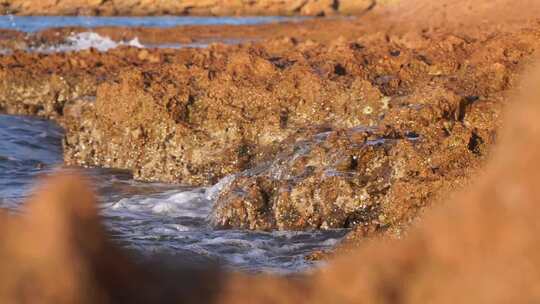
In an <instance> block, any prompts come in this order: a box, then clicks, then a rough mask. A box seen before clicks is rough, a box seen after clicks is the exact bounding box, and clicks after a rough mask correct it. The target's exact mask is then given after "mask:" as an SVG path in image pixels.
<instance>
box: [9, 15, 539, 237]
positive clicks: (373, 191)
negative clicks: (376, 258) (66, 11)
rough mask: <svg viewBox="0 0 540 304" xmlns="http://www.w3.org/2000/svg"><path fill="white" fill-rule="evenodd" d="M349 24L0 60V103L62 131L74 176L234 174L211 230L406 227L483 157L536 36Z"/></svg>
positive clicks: (517, 30)
mask: <svg viewBox="0 0 540 304" xmlns="http://www.w3.org/2000/svg"><path fill="white" fill-rule="evenodd" d="M314 24H321V26H320V27H319V30H321V28H323V27H322V25H323V24H324V25H327V24H328V23H325V22H323V21H320V22H314V23H311V26H313V25H314ZM290 26H292V25H290ZM301 26H302V25H294V26H292V27H294V29H295V30H298V28H297V27H301ZM347 26H349V27H347ZM347 26H346V25H343V24H342V23H337V24H333V27H329V30H326V31H324V33H326V34H321V36H324V35H327V34H328V31H334V32H339V31H341V30H345V29H347V31H348V33H347V34H346V35H344V36H343V37H340V38H336V39H333V40H324V42H317V41H314V40H309V39H306V38H303V39H297V38H276V39H268V40H265V41H262V42H256V43H247V44H243V45H239V46H225V45H219V44H216V45H212V46H211V47H209V48H207V49H200V50H193V49H184V50H146V49H145V50H140V49H133V48H120V49H116V50H113V51H110V52H107V53H98V52H95V51H86V52H81V53H71V54H25V53H15V54H13V55H9V56H3V57H1V58H0V73H2V76H3V77H2V82H1V85H2V86H3V90H1V92H2V94H4V96H2V97H0V107H1V108H2V111H4V112H7V113H20V114H24V113H26V114H37V115H41V116H44V117H49V118H54V119H57V120H58V121H59V122H60V123H61V124H62V125H63V126H64V128H65V130H66V137H65V142H64V153H65V161H66V163H67V164H69V165H82V166H99V167H114V168H121V169H128V170H131V171H132V172H133V173H134V175H135V177H136V178H138V179H142V180H153V181H166V182H175V183H184V184H191V185H209V184H213V183H216V182H218V181H219V180H220V179H222V178H224V177H226V176H229V175H234V176H235V178H234V180H233V182H232V183H231V184H230V185H228V186H227V187H225V188H224V191H223V193H222V194H221V195H220V196H219V199H218V201H217V203H216V205H215V211H214V218H213V220H214V223H215V224H216V225H217V226H220V227H228V228H232V227H244V228H250V229H276V228H277V229H305V228H338V227H351V226H362V227H366V229H367V230H386V229H390V230H395V231H399V230H400V229H401V227H402V226H404V225H407V224H408V223H410V222H411V221H412V220H413V219H414V218H415V217H416V215H417V213H418V212H419V211H420V210H422V209H423V208H424V207H425V206H427V205H430V204H431V203H433V201H435V200H436V199H437V198H438V197H439V196H440V195H441V193H445V192H447V191H449V190H451V189H453V188H456V187H459V186H461V185H463V184H464V183H465V182H466V181H467V178H468V177H469V175H470V173H471V172H473V171H474V170H475V169H476V168H477V167H478V166H480V165H481V164H482V163H483V161H484V159H485V158H486V156H487V155H489V147H490V146H491V144H492V143H493V142H495V140H496V134H497V133H496V130H497V129H498V124H499V122H500V119H499V117H500V115H501V111H502V108H503V106H504V100H505V96H506V92H507V91H508V89H509V88H511V87H513V86H514V79H515V76H516V75H517V74H518V73H519V72H520V71H521V69H522V68H523V67H525V66H526V65H527V63H528V62H529V61H528V60H529V59H530V58H531V54H533V53H534V51H535V50H537V49H538V46H539V45H538V39H536V37H537V35H538V31H539V29H538V26H537V24H536V23H524V24H522V25H521V26H516V27H514V26H512V27H509V28H508V29H506V30H496V31H494V30H488V28H486V27H484V26H480V27H476V28H475V27H467V29H466V35H465V36H460V35H457V34H456V32H454V30H445V29H430V30H428V29H424V28H421V30H416V31H409V32H408V33H406V34H396V33H395V32H393V31H392V29H393V27H392V26H390V27H389V29H387V30H386V31H381V30H377V31H374V32H369V31H366V29H365V28H364V27H362V25H361V24H353V25H352V28H353V29H354V28H358V29H359V30H358V31H359V33H361V34H362V35H361V36H360V37H359V38H358V37H357V38H355V37H354V35H353V34H351V25H347ZM306 31H307V30H306ZM353 33H354V32H353ZM77 86H79V87H80V88H79V89H77ZM25 94H27V95H25ZM317 130H318V131H317ZM358 130H363V131H358ZM324 132H330V133H329V134H331V136H328V137H327V138H320V136H322V135H317V134H319V133H324ZM351 134H352V135H351ZM323 137H324V136H323ZM371 141H374V142H376V143H378V144H375V145H371V144H369V143H370V142H371ZM379 141H382V142H381V143H379ZM347 143H354V145H352V144H350V145H349V144H347ZM295 149H296V150H295ZM304 150H305V151H304ZM302 151H304V152H302ZM355 158H356V159H357V160H355ZM276 172H281V173H280V174H276ZM362 197H363V198H365V199H364V201H365V202H362V200H363V199H362ZM368 206H369V207H368Z"/></svg>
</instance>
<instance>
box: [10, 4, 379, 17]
mask: <svg viewBox="0 0 540 304" xmlns="http://www.w3.org/2000/svg"><path fill="white" fill-rule="evenodd" d="M374 4H375V0H339V1H337V0H293V1H287V0H257V1H246V0H241V1H219V0H204V1H201V0H159V1H149V0H143V1H129V0H60V1H57V0H54V1H52V0H41V1H38V2H36V1H32V0H4V1H2V2H0V5H1V6H0V8H3V10H4V13H5V14H18V15H81V14H82V15H107V16H112V15H120V16H121V15H215V16H225V15H304V16H321V15H334V14H359V13H362V12H364V11H366V10H368V9H370V8H371V7H372V6H373V5H374Z"/></svg>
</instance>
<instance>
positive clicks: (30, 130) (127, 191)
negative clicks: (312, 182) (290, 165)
mask: <svg viewBox="0 0 540 304" xmlns="http://www.w3.org/2000/svg"><path fill="white" fill-rule="evenodd" d="M62 137H63V131H62V129H61V128H59V127H58V126H56V125H55V124H54V123H53V122H50V121H45V120H39V119H35V118H28V117H20V116H6V115H0V208H4V209H9V210H11V211H14V212H15V213H18V212H24V207H23V205H22V201H23V200H24V198H25V197H27V196H28V194H29V193H31V191H32V187H33V185H34V182H35V179H36V177H37V176H39V175H40V174H45V173H50V172H52V171H54V170H59V166H60V165H61V163H62V149H61V140H62ZM83 170H84V172H86V173H87V174H88V175H89V176H90V177H91V178H92V179H93V180H94V181H95V183H96V188H97V191H98V193H99V195H100V196H101V205H100V207H101V211H102V214H103V217H104V219H105V224H106V225H107V227H108V228H109V230H110V231H111V234H112V236H113V238H114V240H115V241H117V242H118V243H119V244H120V245H122V246H124V247H126V248H130V249H133V250H135V251H136V252H137V253H139V254H142V255H145V256H152V255H166V256H168V257H174V256H179V257H181V259H182V260H183V261H185V260H186V257H187V258H188V260H192V261H194V263H206V262H212V263H213V262H218V263H221V264H223V265H225V266H227V267H232V268H234V269H242V270H246V271H271V272H280V273H288V272H294V271H303V270H307V269H310V268H311V267H313V264H311V263H310V262H308V261H306V260H305V259H304V256H305V255H306V254H309V253H310V252H312V251H314V250H319V249H329V248H331V247H333V246H334V245H335V244H336V243H337V242H338V241H339V240H340V239H341V238H342V236H343V235H344V233H345V231H326V232H322V231H315V232H273V233H266V232H249V231H238V230H213V229H212V228H211V227H210V226H209V225H208V218H207V217H208V215H209V212H210V209H211V207H212V203H213V199H214V198H215V196H216V194H217V192H218V191H219V189H220V187H221V185H222V184H224V183H226V182H227V178H225V179H224V180H222V181H221V183H220V184H218V185H215V186H213V187H210V188H190V187H182V186H179V185H164V184H155V183H141V182H137V181H134V180H132V179H131V176H130V175H129V174H128V173H126V172H122V171H115V170H102V169H83Z"/></svg>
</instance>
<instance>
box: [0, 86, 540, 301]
mask: <svg viewBox="0 0 540 304" xmlns="http://www.w3.org/2000/svg"><path fill="white" fill-rule="evenodd" d="M538 83H539V81H538V78H534V81H533V82H531V85H529V86H527V87H528V88H530V89H529V91H528V93H526V94H525V97H524V98H522V99H521V101H520V102H519V103H516V105H515V107H513V111H512V112H511V115H510V119H508V122H509V124H507V128H506V129H505V131H504V134H503V139H502V142H501V145H500V147H499V149H498V151H497V153H496V154H495V157H494V158H493V160H492V162H491V164H490V165H489V166H488V167H487V170H486V172H485V173H483V174H482V175H481V176H480V178H478V179H477V180H476V181H475V182H473V183H472V184H471V185H470V186H469V187H468V188H467V189H466V191H465V192H464V193H461V194H458V195H452V196H451V198H452V199H450V200H447V201H446V204H445V205H444V206H440V207H439V208H437V209H436V210H430V211H429V212H428V214H427V216H426V218H425V220H423V221H422V222H421V223H420V224H419V226H418V227H416V228H415V229H413V230H411V231H410V233H409V234H407V235H406V236H404V237H403V239H401V240H393V241H392V240H390V241H380V240H379V241H375V240H374V241H371V242H365V241H364V242H363V243H362V246H361V247H360V248H354V250H352V251H351V252H349V253H348V254H346V255H343V256H340V257H339V258H336V259H334V260H332V261H331V262H329V264H328V265H327V266H326V267H325V268H324V269H323V270H317V271H315V272H314V273H311V274H307V275H304V276H300V275H298V276H283V275H268V274H257V275H253V274H238V273H237V274H235V273H227V272H224V271H218V270H212V269H209V270H200V269H199V270H197V269H195V270H194V269H189V268H183V267H178V266H177V265H176V266H175V267H171V265H167V264H166V263H165V262H164V261H163V260H159V261H155V262H153V263H152V264H147V263H141V262H138V263H136V262H134V260H133V259H132V258H130V256H129V255H127V254H126V253H125V252H124V251H123V250H122V249H119V248H117V247H116V246H115V245H114V243H113V242H111V241H110V240H109V239H108V236H107V233H106V232H105V231H104V228H103V226H102V224H101V223H100V221H99V217H98V212H97V208H96V202H95V200H94V198H93V195H92V193H91V192H90V191H89V190H88V189H89V186H88V185H87V184H85V183H83V182H81V180H82V178H81V177H80V176H74V175H68V176H62V177H56V178H54V179H53V180H51V181H49V182H48V183H47V184H46V185H44V186H42V187H41V188H40V190H39V191H38V193H37V194H36V195H35V196H34V198H33V199H32V200H31V201H30V203H29V204H28V205H27V207H26V212H25V213H24V214H22V215H18V216H17V215H12V214H11V215H10V214H6V213H5V212H4V211H2V210H0V257H1V259H0V268H1V269H2V272H0V301H1V302H4V303H25V302H29V303H34V302H39V303H44V304H49V303H51V304H52V303H55V304H56V303H97V302H99V303H117V304H118V303H222V304H225V303H254V302H259V301H261V300H264V301H266V302H267V303H330V302H339V303H359V302H362V301H367V302H369V303H372V302H375V303H376V302H379V303H395V302H396V299H397V301H400V302H402V303H423V302H426V301H429V302H432V303H449V302H453V301H456V300H457V301H459V302H460V303H479V302H489V303H491V302H498V301H500V299H504V301H510V302H518V303H521V302H535V301H536V299H537V298H538V293H537V292H536V290H537V287H536V286H537V282H538V278H539V277H540V274H539V273H538V267H531V266H534V265H539V264H540V257H539V255H538V254H537V252H538V250H536V249H537V248H536V247H537V246H538V245H537V244H539V235H540V226H539V225H538V212H539V205H538V198H539V197H540V188H539V187H538V182H539V181H540V168H539V166H538V159H539V158H540V154H539V151H540V149H537V148H538V147H539V146H540V134H539V130H540V125H539V123H538V120H537V117H538V116H539V115H540V106H539V103H538V98H539V94H540V92H539V90H538ZM29 282H31V283H32V284H28V283H29ZM344 282H346V284H344ZM403 282H407V284H403ZM246 286H249V288H246ZM456 290H459V291H460V292H457V293H456ZM494 290H496V292H494ZM449 299H451V300H449Z"/></svg>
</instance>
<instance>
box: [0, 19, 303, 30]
mask: <svg viewBox="0 0 540 304" xmlns="http://www.w3.org/2000/svg"><path fill="white" fill-rule="evenodd" d="M303 19H305V18H304V17H281V16H257V17H189V16H156V17H101V16H13V15H4V16H0V29H13V30H18V31H23V32H28V33H31V32H37V31H41V30H44V29H49V28H58V27H79V26H80V27H85V28H95V27H103V26H107V27H109V26H112V27H162V28H165V27H175V26H185V25H254V24H264V23H273V22H284V21H299V20H303Z"/></svg>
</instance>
